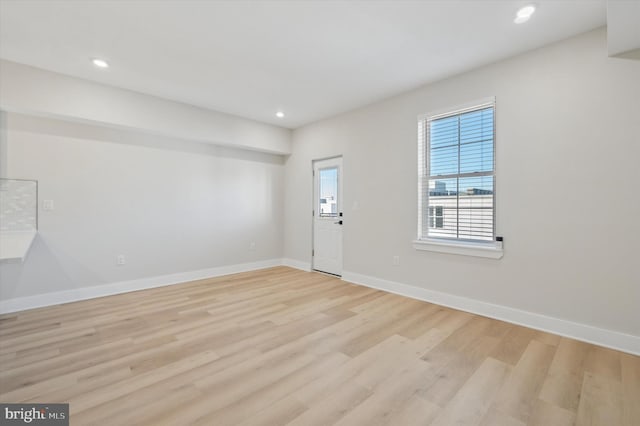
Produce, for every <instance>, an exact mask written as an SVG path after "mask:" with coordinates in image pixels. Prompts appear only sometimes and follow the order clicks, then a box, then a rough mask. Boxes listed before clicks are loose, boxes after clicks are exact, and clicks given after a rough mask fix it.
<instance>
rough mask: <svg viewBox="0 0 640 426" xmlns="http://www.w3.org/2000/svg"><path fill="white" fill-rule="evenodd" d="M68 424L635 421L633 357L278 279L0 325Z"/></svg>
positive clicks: (24, 389) (79, 307)
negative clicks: (64, 406) (66, 413)
mask: <svg viewBox="0 0 640 426" xmlns="http://www.w3.org/2000/svg"><path fill="white" fill-rule="evenodd" d="M0 400H2V401H3V402H66V403H69V404H70V413H71V424H73V425H94V424H95V425H104V424H115V425H125V424H126V425H153V426H156V425H172V426H173V425H177V424H179V425H181V426H182V425H209V424H216V425H244V426H248V425H269V426H272V425H285V424H292V425H304V426H307V425H329V424H341V425H349V426H350V425H356V426H358V425H367V426H369V425H394V426H395V425H400V426H404V425H429V424H433V425H452V424H459V425H481V426H522V425H525V424H526V425H528V426H542V425H545V426H550V425H553V426H565V425H566V426H569V425H574V424H575V425H599V424H607V425H612V426H613V425H615V426H617V425H622V426H636V425H638V424H640V408H639V407H640V403H639V401H640V357H638V356H634V355H629V354H623V353H620V352H618V351H614V350H611V349H606V348H601V347H598V346H594V345H590V344H587V343H582V342H577V341H575V340H571V339H567V338H564V337H559V336H555V335H552V334H549V333H545V332H541V331H536V330H531V329H527V328H525V327H520V326H517V325H513V324H508V323H505V322H503V321H497V320H492V319H489V318H485V317H481V316H478V315H474V314H470V313H467V312H461V311H457V310H455V309H450V308H447V307H442V306H438V305H434V304H430V303H426V302H421V301H417V300H413V299H408V298H405V297H402V296H399V295H396V294H389V293H385V292H382V291H378V290H375V289H371V288H367V287H362V286H358V285H354V284H350V283H346V282H344V281H342V280H340V279H339V278H335V277H331V276H327V275H323V274H318V273H309V272H302V271H299V270H294V269H291V268H287V267H275V268H269V269H265V270H261V271H255V272H248V273H238V274H233V275H228V276H224V277H216V278H212V279H204V280H198V281H193V282H189V283H183V284H177V285H171V286H166V287H158V288H154V289H149V290H142V291H136V292H132V293H126V294H120V295H114V296H108V297H103V298H98V299H91V300H86V301H81V302H74V303H68V304H64V305H59V306H51V307H45V308H38V309H33V310H29V311H23V312H17V313H12V314H8V315H0Z"/></svg>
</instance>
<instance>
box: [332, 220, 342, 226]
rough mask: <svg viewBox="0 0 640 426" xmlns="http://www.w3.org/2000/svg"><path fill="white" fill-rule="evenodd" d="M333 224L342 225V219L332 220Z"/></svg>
mask: <svg viewBox="0 0 640 426" xmlns="http://www.w3.org/2000/svg"><path fill="white" fill-rule="evenodd" d="M333 224H334V225H342V221H341V220H339V221H337V222H333Z"/></svg>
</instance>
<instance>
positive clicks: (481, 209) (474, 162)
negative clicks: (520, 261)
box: [418, 99, 495, 243]
mask: <svg viewBox="0 0 640 426" xmlns="http://www.w3.org/2000/svg"><path fill="white" fill-rule="evenodd" d="M494 110H495V101H494V100H493V99H491V100H488V101H484V102H479V103H476V104H474V105H473V106H471V107H466V108H460V109H457V110H455V111H450V112H446V113H442V114H433V115H428V116H425V117H422V118H421V119H420V120H419V123H418V130H419V143H418V146H419V153H418V157H419V159H418V161H419V184H418V189H419V219H418V240H428V239H439V240H444V241H452V242H458V243H464V242H469V243H487V242H492V241H493V240H494V238H495V215H494V212H495V167H494V166H495V165H494V142H495V130H494V129H495V120H494Z"/></svg>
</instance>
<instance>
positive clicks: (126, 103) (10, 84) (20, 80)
mask: <svg viewBox="0 0 640 426" xmlns="http://www.w3.org/2000/svg"><path fill="white" fill-rule="evenodd" d="M0 94H1V96H0V109H2V110H5V111H10V112H17V113H25V114H29V115H40V116H44V117H55V118H62V119H65V120H73V121H76V122H82V123H98V124H100V125H105V126H110V127H116V128H121V129H134V130H139V131H144V132H147V133H150V134H155V135H162V136H169V137H175V138H180V139H183V140H190V141H196V142H203V143H210V144H215V145H224V146H229V147H235V148H243V149H249V150H255V151H261V152H269V153H274V154H289V152H290V150H291V131H290V130H289V129H285V128H282V127H278V126H272V125H269V124H264V123H259V122H257V121H253V120H248V119H245V118H241V117H237V116H233V115H229V114H224V113H221V112H218V111H212V110H209V109H204V108H198V107H195V106H192V105H187V104H183V103H180V102H174V101H170V100H167V99H162V98H158V97H155V96H151V95H145V94H142V93H137V92H133V91H131V90H125V89H119V88H115V87H110V86H106V85H104V84H99V83H94V82H91V81H87V80H81V79H79V78H75V77H69V76H66V75H62V74H58V73H54V72H51V71H46V70H42V69H39V68H34V67H30V66H27V65H22V64H17V63H15V62H10V61H6V60H0Z"/></svg>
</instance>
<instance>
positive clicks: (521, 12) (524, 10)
mask: <svg viewBox="0 0 640 426" xmlns="http://www.w3.org/2000/svg"><path fill="white" fill-rule="evenodd" d="M535 11H536V7H535V6H534V5H532V4H529V5H527V6H524V7H521V8H520V9H518V12H516V18H515V19H514V20H513V22H515V23H516V24H522V23H523V22H527V21H528V20H529V18H531V15H533V13H534V12H535Z"/></svg>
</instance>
